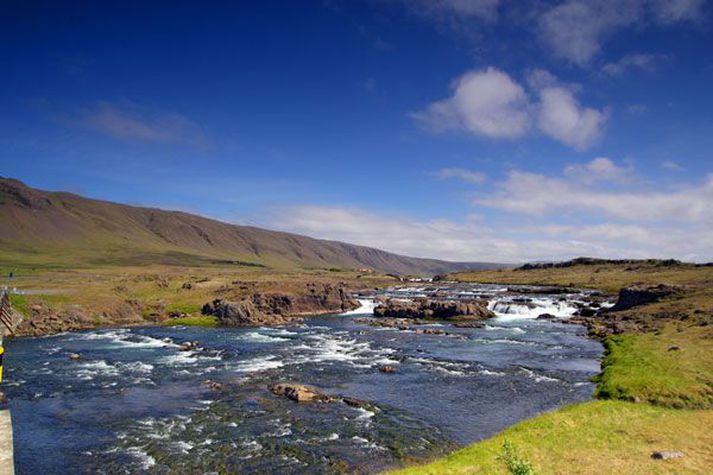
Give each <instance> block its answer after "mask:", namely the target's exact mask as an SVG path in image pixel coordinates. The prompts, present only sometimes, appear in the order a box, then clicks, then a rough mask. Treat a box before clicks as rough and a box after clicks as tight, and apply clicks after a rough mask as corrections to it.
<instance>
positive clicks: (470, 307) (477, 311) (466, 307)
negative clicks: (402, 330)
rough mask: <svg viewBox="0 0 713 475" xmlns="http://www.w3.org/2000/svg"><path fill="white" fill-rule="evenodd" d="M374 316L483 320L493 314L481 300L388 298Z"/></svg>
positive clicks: (376, 309) (375, 310)
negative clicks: (409, 299) (408, 299)
mask: <svg viewBox="0 0 713 475" xmlns="http://www.w3.org/2000/svg"><path fill="white" fill-rule="evenodd" d="M374 316H376V317H380V318H409V319H428V320H451V319H452V320H485V319H487V318H491V317H494V316H495V314H494V313H493V312H491V311H490V310H488V307H487V304H486V302H484V301H482V300H465V301H445V300H430V299H421V300H414V301H407V300H396V299H389V300H387V301H386V302H384V303H382V304H380V305H379V306H377V307H376V308H375V309H374Z"/></svg>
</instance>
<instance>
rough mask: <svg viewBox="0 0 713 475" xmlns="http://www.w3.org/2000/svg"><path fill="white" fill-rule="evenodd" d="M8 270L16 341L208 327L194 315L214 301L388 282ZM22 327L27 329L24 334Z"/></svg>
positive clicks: (243, 271) (206, 270)
mask: <svg viewBox="0 0 713 475" xmlns="http://www.w3.org/2000/svg"><path fill="white" fill-rule="evenodd" d="M10 270H12V271H13V272H14V273H15V276H16V277H15V278H14V280H13V281H12V282H11V286H12V287H17V288H18V290H20V291H23V292H26V294H24V295H17V294H15V295H13V296H12V300H13V304H14V306H15V308H16V309H17V310H19V311H20V312H22V313H23V314H24V315H25V317H26V321H25V322H23V326H21V327H20V328H19V334H20V335H23V334H29V335H42V334H49V333H56V332H60V331H72V330H78V329H82V328H95V327H102V326H116V325H148V324H180V325H200V326H213V325H215V320H214V319H211V318H205V317H203V316H201V308H202V307H203V305H204V304H206V303H208V302H211V301H213V300H214V299H226V300H230V301H237V300H239V299H241V298H245V297H247V296H249V295H252V294H254V293H265V292H281V293H292V294H295V295H298V294H300V293H304V292H306V291H308V290H309V289H308V288H307V285H322V284H332V285H335V286H346V287H347V288H349V289H353V290H359V289H373V288H374V287H383V286H386V285H392V284H394V283H395V282H396V280H395V279H394V278H392V277H388V276H385V275H383V274H377V273H371V272H361V273H360V272H356V271H353V270H348V269H292V270H290V269H271V268H261V267H254V266H244V265H239V264H235V265H233V264H231V265H228V264H224V265H205V266H200V267H190V266H178V265H175V266H172V265H158V264H155V265H146V266H121V265H116V266H102V267H94V268H57V267H54V266H45V267H24V268H23V267H10V266H9V265H7V264H3V263H2V261H0V271H2V273H4V274H7V273H8V272H9V271H10ZM55 315H56V316H58V317H57V318H55V317H54V316H55ZM77 315H81V316H79V317H77ZM30 322H34V323H35V326H34V327H28V324H29V323H30Z"/></svg>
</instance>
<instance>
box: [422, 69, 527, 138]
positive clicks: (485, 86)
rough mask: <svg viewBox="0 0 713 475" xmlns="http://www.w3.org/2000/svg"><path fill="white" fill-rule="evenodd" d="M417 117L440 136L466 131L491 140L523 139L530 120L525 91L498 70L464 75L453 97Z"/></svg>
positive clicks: (457, 84)
mask: <svg viewBox="0 0 713 475" xmlns="http://www.w3.org/2000/svg"><path fill="white" fill-rule="evenodd" d="M413 116H414V118H416V119H417V120H419V121H420V122H422V123H423V124H425V125H426V126H427V127H428V128H429V129H431V130H433V131H436V132H439V131H445V130H466V131H469V132H471V133H474V134H477V135H482V136H485V137H490V138H515V137H520V136H522V135H523V134H525V132H526V131H527V128H528V120H529V118H528V114H527V96H526V94H525V90H524V89H523V88H522V86H520V85H519V84H518V83H516V82H515V81H514V80H513V79H512V78H510V76H508V75H507V74H506V73H504V72H502V71H499V70H497V69H495V68H488V69H483V70H476V71H470V72H468V73H466V74H464V75H463V76H461V77H460V78H458V79H457V80H456V81H455V83H454V85H453V95H452V96H451V97H449V98H448V99H444V100H442V101H438V102H434V103H432V104H431V105H429V106H428V107H427V108H426V110H425V111H422V112H417V113H415V114H413Z"/></svg>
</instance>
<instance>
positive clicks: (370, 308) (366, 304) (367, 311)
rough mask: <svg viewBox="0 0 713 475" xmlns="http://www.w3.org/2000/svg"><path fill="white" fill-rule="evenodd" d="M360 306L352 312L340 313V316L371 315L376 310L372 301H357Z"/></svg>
mask: <svg viewBox="0 0 713 475" xmlns="http://www.w3.org/2000/svg"><path fill="white" fill-rule="evenodd" d="M357 300H358V301H359V303H360V304H361V306H360V307H359V308H355V309H354V310H349V311H348V312H344V313H341V314H340V315H371V314H373V313H374V309H375V308H376V302H375V301H374V300H373V299H357Z"/></svg>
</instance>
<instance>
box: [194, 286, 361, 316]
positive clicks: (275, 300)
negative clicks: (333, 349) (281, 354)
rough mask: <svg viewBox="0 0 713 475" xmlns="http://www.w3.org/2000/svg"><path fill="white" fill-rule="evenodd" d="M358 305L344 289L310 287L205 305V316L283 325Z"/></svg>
mask: <svg viewBox="0 0 713 475" xmlns="http://www.w3.org/2000/svg"><path fill="white" fill-rule="evenodd" d="M357 307H359V302H357V301H356V300H355V299H353V298H352V297H351V295H350V294H349V293H348V292H347V291H346V290H345V289H344V287H342V286H336V285H332V284H308V285H307V287H306V292H305V293H300V294H292V293H281V292H265V293H255V294H253V295H251V296H250V297H247V298H245V299H242V300H240V301H237V302H228V301H225V300H222V299H218V300H214V301H213V302H210V303H207V304H205V305H204V306H203V314H204V315H215V316H216V317H218V320H219V321H220V323H221V324H222V325H226V326H251V325H282V324H286V323H290V322H294V321H295V320H299V319H300V317H302V316H305V315H316V314H324V313H334V312H345V311H347V310H352V309H355V308H357Z"/></svg>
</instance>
